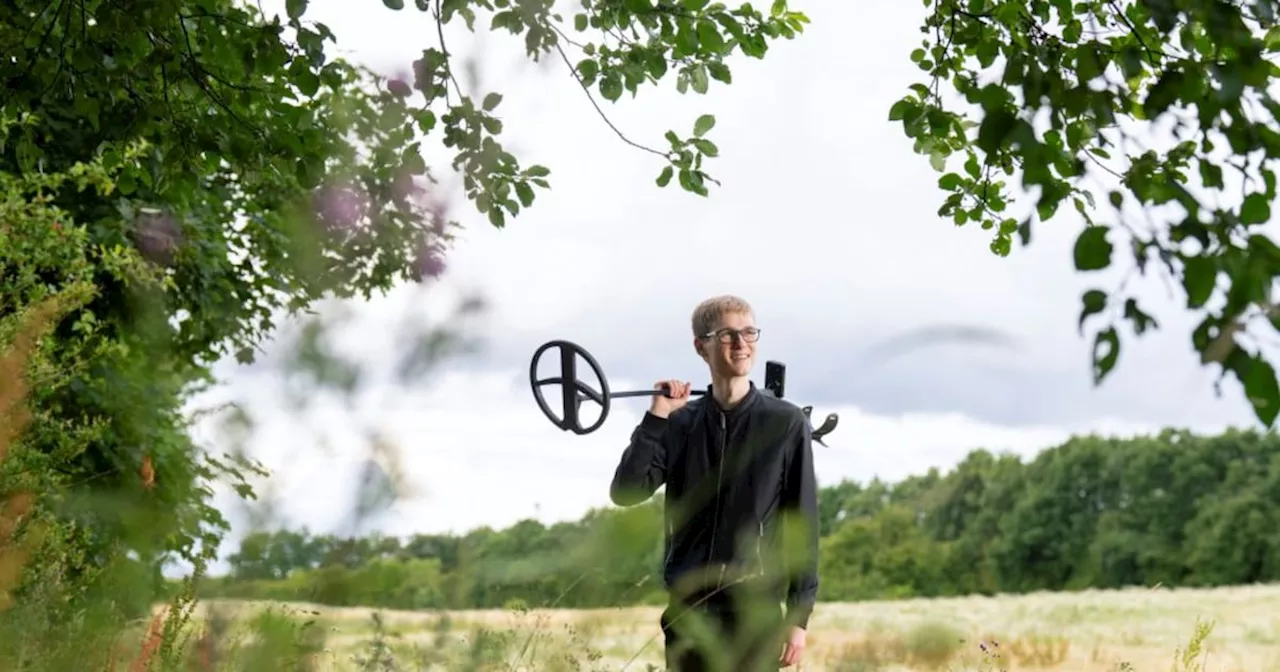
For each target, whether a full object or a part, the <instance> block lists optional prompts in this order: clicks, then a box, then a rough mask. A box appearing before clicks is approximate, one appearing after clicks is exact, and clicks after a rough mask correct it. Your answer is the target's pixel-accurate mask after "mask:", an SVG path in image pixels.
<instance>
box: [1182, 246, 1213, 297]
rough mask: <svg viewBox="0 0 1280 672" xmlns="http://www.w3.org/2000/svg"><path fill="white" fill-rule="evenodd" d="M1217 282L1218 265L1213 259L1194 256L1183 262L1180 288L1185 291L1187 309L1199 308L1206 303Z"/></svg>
mask: <svg viewBox="0 0 1280 672" xmlns="http://www.w3.org/2000/svg"><path fill="white" fill-rule="evenodd" d="M1217 280H1218V265H1217V264H1216V263H1214V261H1213V259H1210V258H1208V257H1204V256H1194V257H1187V258H1186V259H1185V260H1183V269H1182V287H1183V289H1185V290H1186V291H1187V308H1191V309H1196V308H1200V307H1201V306H1203V305H1204V304H1205V303H1206V302H1208V301H1209V297H1210V296H1212V295H1213V289H1214V287H1215V286H1216V285H1217Z"/></svg>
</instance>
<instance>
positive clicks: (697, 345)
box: [693, 336, 707, 362]
mask: <svg viewBox="0 0 1280 672" xmlns="http://www.w3.org/2000/svg"><path fill="white" fill-rule="evenodd" d="M693 351H694V352H696V353H698V356H699V357H701V358H702V361H704V362H705V361H707V353H705V352H703V351H702V339H700V338H698V337H696V336H695V337H694V338H693Z"/></svg>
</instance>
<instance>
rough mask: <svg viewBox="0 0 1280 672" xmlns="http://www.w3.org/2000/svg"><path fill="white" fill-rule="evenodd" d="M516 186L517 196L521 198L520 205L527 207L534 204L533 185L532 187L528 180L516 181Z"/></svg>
mask: <svg viewBox="0 0 1280 672" xmlns="http://www.w3.org/2000/svg"><path fill="white" fill-rule="evenodd" d="M515 188H516V197H517V198H519V199H520V205H523V206H524V207H526V208H527V207H529V206H531V205H533V198H534V196H533V187H530V186H529V184H528V183H527V182H516V183H515Z"/></svg>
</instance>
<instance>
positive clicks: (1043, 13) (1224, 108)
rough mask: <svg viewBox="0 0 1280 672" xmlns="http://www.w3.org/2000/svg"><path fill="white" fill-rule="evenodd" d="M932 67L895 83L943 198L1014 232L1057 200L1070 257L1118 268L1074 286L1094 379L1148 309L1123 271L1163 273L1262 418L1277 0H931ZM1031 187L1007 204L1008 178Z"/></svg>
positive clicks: (1274, 316) (955, 210)
mask: <svg viewBox="0 0 1280 672" xmlns="http://www.w3.org/2000/svg"><path fill="white" fill-rule="evenodd" d="M925 6H926V7H928V8H929V14H928V18H927V19H926V20H925V23H924V25H923V26H922V27H921V32H922V33H923V34H924V37H923V39H922V40H921V45H920V47H919V48H918V49H916V50H914V51H913V52H912V53H911V55H910V57H911V60H912V61H913V62H915V63H916V64H917V65H918V66H919V68H920V70H921V71H922V72H923V73H925V75H926V76H927V79H926V81H923V82H920V83H916V84H912V85H911V87H910V88H911V93H910V95H908V96H906V97H904V98H903V99H901V100H899V101H897V102H896V103H894V105H893V107H892V109H891V110H890V113H889V117H890V119H893V120H898V121H901V122H902V124H903V129H904V131H905V132H906V134H907V136H908V137H910V138H912V139H913V140H914V141H915V145H914V146H915V150H916V151H917V152H919V153H921V154H925V155H928V156H929V157H930V160H931V162H932V163H933V165H934V167H935V168H936V169H937V170H938V171H939V172H940V173H942V175H941V176H940V177H939V179H938V186H939V188H940V189H942V190H943V191H944V192H945V193H946V194H947V196H946V198H945V201H944V203H943V205H942V207H941V208H940V209H939V214H940V215H941V216H944V217H948V218H950V219H952V220H953V221H954V222H955V223H956V224H957V225H965V224H967V223H970V222H973V223H978V224H980V225H981V226H982V227H983V228H984V229H989V230H991V231H992V235H993V238H992V242H991V249H992V251H993V252H995V253H996V254H999V255H1007V254H1009V253H1010V250H1011V247H1012V241H1013V237H1014V235H1015V234H1016V235H1017V236H1019V239H1020V241H1021V242H1022V243H1023V244H1024V245H1025V244H1030V242H1031V240H1032V233H1033V230H1034V228H1035V225H1037V224H1040V223H1043V222H1047V221H1049V220H1052V219H1053V218H1054V217H1055V216H1059V215H1060V213H1061V212H1063V211H1064V210H1066V209H1068V207H1069V209H1071V210H1073V211H1075V212H1076V213H1078V214H1079V215H1080V216H1081V217H1082V218H1083V220H1084V222H1085V226H1084V228H1083V230H1081V231H1080V233H1079V235H1078V237H1077V238H1076V242H1075V245H1074V249H1073V259H1074V264H1075V268H1076V269H1077V270H1079V271H1082V272H1097V271H1102V270H1104V269H1118V270H1122V271H1123V273H1124V276H1123V279H1122V280H1120V281H1119V284H1118V286H1117V287H1097V288H1092V289H1090V290H1088V291H1087V292H1085V293H1084V296H1083V298H1082V303H1083V309H1082V311H1081V314H1080V326H1081V330H1082V331H1083V329H1084V326H1085V325H1086V323H1087V322H1096V323H1097V324H1099V325H1101V326H1098V327H1096V328H1095V329H1094V347H1093V354H1092V359H1093V370H1094V378H1095V381H1096V382H1101V381H1102V380H1103V379H1104V378H1105V377H1106V376H1107V375H1108V374H1109V373H1110V372H1111V371H1112V370H1113V369H1114V367H1115V365H1116V363H1117V361H1118V359H1119V355H1120V351H1121V335H1120V328H1121V326H1122V325H1123V323H1125V322H1127V323H1128V324H1129V328H1130V330H1131V331H1132V333H1133V335H1134V336H1141V335H1142V334H1144V333H1146V332H1148V331H1150V330H1152V329H1155V328H1157V327H1158V324H1157V322H1156V320H1155V318H1154V317H1153V316H1152V315H1151V314H1149V313H1148V312H1147V311H1146V310H1145V309H1144V308H1143V306H1142V305H1141V304H1140V302H1139V301H1138V299H1137V297H1136V295H1135V294H1134V293H1133V291H1132V287H1131V286H1130V285H1129V284H1128V280H1129V279H1130V276H1132V275H1133V274H1134V273H1137V274H1140V275H1143V276H1146V275H1148V274H1152V275H1157V276H1160V277H1163V278H1165V279H1166V280H1170V281H1172V282H1173V283H1177V284H1179V285H1180V286H1181V289H1182V290H1183V295H1184V298H1185V306H1186V309H1187V310H1189V311H1193V312H1195V313H1197V314H1201V315H1202V319H1201V320H1200V322H1199V324H1198V325H1197V326H1196V327H1195V329H1194V331H1193V332H1192V334H1191V341H1192V343H1193V345H1194V347H1195V349H1196V351H1197V352H1198V353H1199V354H1200V359H1201V362H1202V363H1203V364H1205V365H1216V366H1218V367H1220V369H1221V373H1222V376H1226V375H1227V374H1228V373H1229V374H1231V375H1232V376H1234V377H1235V378H1236V379H1237V380H1238V381H1239V382H1240V384H1241V385H1242V386H1243V389H1244V394H1245V396H1246V397H1247V398H1248V400H1249V402H1250V403H1251V404H1252V406H1253V409H1254V411H1255V413H1256V415H1257V417H1258V419H1259V420H1261V421H1262V422H1263V423H1265V424H1267V425H1271V424H1272V423H1273V422H1274V421H1275V419H1276V417H1277V414H1278V413H1280V389H1278V388H1277V382H1276V374H1275V368H1274V365H1273V362H1272V361H1271V359H1270V358H1269V357H1268V355H1267V353H1266V352H1265V350H1264V348H1263V345H1264V344H1265V342H1266V341H1265V336H1266V334H1268V333H1270V332H1272V331H1274V330H1275V329H1277V328H1280V309H1278V308H1277V304H1276V302H1275V299H1274V298H1273V296H1272V293H1273V284H1274V278H1275V276H1276V275H1277V273H1280V248H1278V247H1277V246H1276V243H1275V242H1274V240H1273V239H1272V237H1271V236H1270V235H1268V234H1267V233H1266V232H1265V231H1264V230H1263V227H1264V225H1265V224H1267V223H1268V222H1269V221H1270V220H1271V207H1272V206H1271V204H1272V203H1273V202H1274V200H1275V198H1276V171H1277V164H1276V162H1277V160H1280V127H1278V126H1277V118H1280V101H1278V100H1277V99H1276V98H1275V97H1274V95H1273V88H1274V87H1273V86H1272V85H1273V82H1274V81H1275V80H1276V77H1277V75H1278V74H1280V67H1278V66H1277V62H1276V54H1277V52H1278V51H1280V25H1277V22H1276V10H1277V3H1276V2H1275V1H1274V0H1248V1H1246V0H1074V1H1073V0H925ZM1013 180H1019V181H1020V186H1021V187H1022V188H1023V190H1025V191H1026V192H1027V193H1029V194H1031V195H1032V198H1033V199H1034V206H1035V207H1034V208H1027V211H1028V212H1027V214H1026V215H1025V216H1019V215H1016V214H1013V212H1014V210H1015V209H1014V208H1012V206H1013V204H1014V202H1015V196H1014V195H1013V186H1012V184H1011V182H1012V181H1013Z"/></svg>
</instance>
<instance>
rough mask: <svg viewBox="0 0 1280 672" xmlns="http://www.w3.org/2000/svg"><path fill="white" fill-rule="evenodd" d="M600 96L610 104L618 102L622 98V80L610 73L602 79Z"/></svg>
mask: <svg viewBox="0 0 1280 672" xmlns="http://www.w3.org/2000/svg"><path fill="white" fill-rule="evenodd" d="M600 95H602V96H604V99H605V100H607V101H609V102H616V101H617V100H618V99H619V98H621V97H622V79H620V78H619V77H618V76H617V75H615V74H613V73H612V72H610V73H609V74H607V75H605V76H604V77H602V78H601V79H600Z"/></svg>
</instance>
